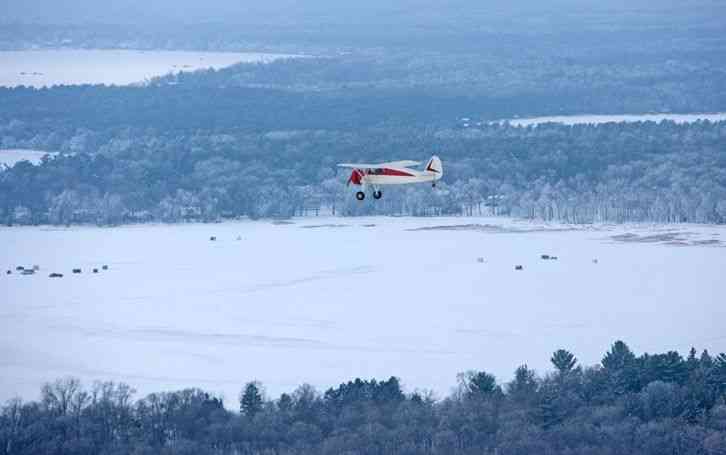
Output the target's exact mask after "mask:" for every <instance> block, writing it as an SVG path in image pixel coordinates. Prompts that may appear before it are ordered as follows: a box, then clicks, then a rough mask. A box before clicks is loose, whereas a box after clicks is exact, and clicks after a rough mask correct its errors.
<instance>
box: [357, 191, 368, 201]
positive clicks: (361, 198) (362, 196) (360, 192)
mask: <svg viewBox="0 0 726 455" xmlns="http://www.w3.org/2000/svg"><path fill="white" fill-rule="evenodd" d="M355 198H356V199H358V200H359V201H362V200H363V199H365V198H366V194H365V193H364V192H362V191H358V192H357V193H355Z"/></svg>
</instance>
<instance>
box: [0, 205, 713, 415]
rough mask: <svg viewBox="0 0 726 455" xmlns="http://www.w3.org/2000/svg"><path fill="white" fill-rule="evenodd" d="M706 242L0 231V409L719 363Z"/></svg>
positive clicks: (452, 222) (233, 229) (453, 233)
mask: <svg viewBox="0 0 726 455" xmlns="http://www.w3.org/2000/svg"><path fill="white" fill-rule="evenodd" d="M442 226H444V228H442ZM420 228H429V229H420ZM212 235H214V236H216V237H217V241H216V242H211V241H210V240H209V237H210V236H212ZM238 238H239V240H238ZM721 240H724V241H726V228H724V227H717V226H694V225H679V226H675V227H673V226H645V225H630V226H629V225H626V226H597V227H592V226H590V227H571V226H558V225H539V224H531V223H526V222H518V221H513V220H505V219H476V218H428V219H413V218H362V219H361V218H356V219H350V218H327V219H320V218H306V219H296V220H294V223H293V224H273V223H271V222H269V221H259V222H237V223H224V224H207V225H201V224H195V225H153V226H148V225H147V226H129V227H119V228H92V227H77V228H71V229H65V228H51V227H45V228H0V242H1V244H2V248H1V249H0V264H1V266H2V267H3V270H2V272H3V274H2V276H0V371H1V372H2V373H1V374H0V399H1V400H4V399H7V398H9V397H10V396H13V395H20V396H22V397H24V398H28V399H31V398H36V397H37V396H38V393H39V388H40V386H41V384H42V383H43V382H45V381H49V380H53V379H55V378H57V377H61V376H65V375H75V376H78V377H80V378H82V379H83V380H84V382H86V383H90V382H91V381H93V380H96V379H99V380H115V381H125V382H128V383H130V384H132V385H134V386H135V387H136V388H137V389H138V390H139V395H144V394H146V393H149V392H152V391H162V390H171V389H178V388H183V387H190V386H199V387H203V388H205V389H207V390H210V391H214V392H217V393H220V394H222V395H223V396H224V397H225V398H226V400H227V404H228V405H229V406H231V407H233V406H234V405H235V404H234V401H235V400H236V396H237V393H238V391H239V389H240V388H241V386H242V385H243V384H244V382H246V381H249V380H253V379H258V380H261V381H262V382H263V383H264V384H265V386H266V388H267V390H268V392H269V394H270V395H272V396H277V395H278V394H279V393H280V392H283V391H290V390H292V389H294V388H295V387H296V386H297V385H299V384H301V383H304V382H308V383H311V384H313V385H316V386H318V387H323V386H332V385H336V384H338V383H339V382H341V381H345V380H348V379H351V378H354V377H356V376H360V377H366V378H369V377H378V378H386V377H388V376H391V375H397V376H400V377H401V378H402V380H403V383H404V385H405V387H406V388H407V390H409V391H411V390H413V389H414V388H425V389H433V390H434V391H435V392H436V393H437V395H438V396H443V395H445V394H447V393H448V392H449V391H450V389H451V387H452V386H454V384H455V376H456V373H457V372H460V371H464V370H469V369H485V370H487V371H490V372H493V373H495V374H496V375H497V377H498V378H499V379H500V380H503V381H504V380H509V379H510V378H511V375H512V372H513V371H514V369H515V368H516V367H517V366H518V365H519V364H521V363H525V362H526V363H528V364H529V365H530V366H531V367H535V368H536V369H538V370H539V371H541V372H544V371H548V370H549V365H548V358H549V355H550V353H551V352H552V351H554V350H555V349H557V348H560V347H565V348H568V349H571V350H573V351H574V352H575V354H576V355H577V356H578V358H579V359H580V360H581V361H582V362H583V363H585V364H593V363H596V362H598V361H599V359H600V356H601V355H602V354H603V352H604V351H605V350H607V349H608V347H609V345H610V344H611V343H612V342H613V341H614V340H616V339H623V340H625V341H626V342H628V343H629V344H630V345H631V347H632V348H633V349H635V350H636V351H637V352H643V351H650V352H653V351H659V352H660V351H664V350H668V349H677V350H679V351H681V353H683V354H685V353H686V350H687V349H688V348H689V347H690V346H691V345H695V346H696V347H697V348H700V349H703V348H708V349H709V350H711V351H718V352H721V351H726V335H724V334H726V305H724V304H723V302H724V300H723V296H724V295H725V294H726V280H724V270H726V248H723V244H722V243H721ZM541 254H551V255H556V256H558V258H559V259H558V260H556V261H543V260H541V259H540V255H541ZM479 257H483V258H484V260H485V262H484V263H479V262H478V261H477V258H479ZM594 258H597V259H598V263H594V262H593V259H594ZM34 264H37V265H39V266H40V267H41V272H40V273H39V274H36V275H33V276H21V275H18V274H17V273H13V274H12V275H5V273H4V272H5V270H4V269H6V268H12V269H14V268H15V266H17V265H25V266H32V265H34ZM103 264H108V265H109V267H110V270H108V271H105V272H104V271H102V272H101V273H99V274H92V273H89V272H90V271H91V270H90V269H91V268H92V267H100V266H101V265H103ZM517 264H521V265H523V266H524V270H522V271H515V270H514V266H515V265H517ZM74 267H82V268H83V274H81V275H73V274H71V273H70V272H71V269H72V268H74ZM50 272H61V273H64V274H65V277H64V278H61V279H50V278H48V274H49V273H50Z"/></svg>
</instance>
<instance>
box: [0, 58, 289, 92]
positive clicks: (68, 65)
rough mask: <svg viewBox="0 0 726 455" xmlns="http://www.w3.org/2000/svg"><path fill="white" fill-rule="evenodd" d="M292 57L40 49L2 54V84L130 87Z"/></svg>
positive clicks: (7, 85)
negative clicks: (189, 73) (176, 75)
mask: <svg viewBox="0 0 726 455" xmlns="http://www.w3.org/2000/svg"><path fill="white" fill-rule="evenodd" d="M291 57H295V56H292V55H284V54H266V53H253V52H189V51H138V50H113V49H96V50H82V49H44V50H31V51H0V86H5V87H16V86H19V85H25V86H29V87H44V86H48V87H49V86H53V85H60V84H65V85H73V84H106V85H111V84H115V85H128V84H133V83H138V82H143V81H144V80H146V79H150V78H152V77H155V76H163V75H165V74H168V73H177V72H179V71H195V70H198V69H206V68H214V69H219V68H223V67H226V66H230V65H233V64H235V63H240V62H248V63H249V62H271V61H273V60H276V59H280V58H291Z"/></svg>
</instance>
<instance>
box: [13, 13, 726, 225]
mask: <svg viewBox="0 0 726 455" xmlns="http://www.w3.org/2000/svg"><path fill="white" fill-rule="evenodd" d="M38 1H40V0H38ZM41 3H44V4H45V5H44V7H43V8H42V9H37V10H34V11H32V12H33V13H34V16H33V17H34V18H35V19H34V20H27V19H23V18H24V17H26V15H27V14H30V13H29V11H30V10H33V9H34V8H35V7H34V6H32V5H30V4H26V2H9V3H8V4H6V5H4V6H3V7H4V8H6V9H7V11H6V12H7V14H6V15H5V17H6V18H9V19H5V22H4V23H3V25H2V26H1V27H0V48H2V49H30V48H36V47H41V48H58V47H67V46H70V47H82V48H96V47H102V48H131V49H175V50H178V49H195V50H222V51H245V50H268V51H281V52H289V53H296V54H301V55H303V57H299V58H291V59H285V60H278V61H275V62H273V63H269V64H238V65H234V66H231V67H228V68H224V69H221V70H205V71H199V72H195V73H178V74H170V75H165V76H161V77H157V78H154V79H152V80H149V81H146V82H144V83H141V84H138V85H135V86H123V87H121V86H102V85H83V86H54V87H48V88H41V89H35V88H30V87H23V86H20V87H14V88H0V106H2V109H0V150H7V149H32V150H41V151H45V152H49V153H52V154H53V157H54V158H52V159H47V160H45V161H44V162H43V163H41V164H40V165H39V166H33V165H31V164H29V163H21V164H18V165H16V166H14V167H13V168H11V169H4V170H3V169H0V222H2V223H4V224H42V223H53V224H71V223H94V224H99V225H113V224H120V223H134V222H144V221H168V222H174V221H218V220H221V219H227V218H239V217H249V218H254V219H256V218H286V217H290V216H295V215H301V214H328V213H332V214H335V215H344V216H353V215H369V214H381V215H415V216H428V215H487V214H500V215H510V216H520V217H527V218H539V219H545V220H558V221H564V222H571V223H592V222H600V221H607V222H625V221H653V222H698V223H724V222H726V140H725V138H724V135H725V134H726V125H725V124H724V123H725V122H720V123H708V122H698V123H695V124H688V125H682V124H675V123H673V122H663V123H660V124H655V123H648V122H645V123H634V124H624V123H623V124H605V125H597V126H596V125H579V126H565V125H556V124H548V125H540V126H538V127H529V128H518V127H513V126H507V125H497V124H493V121H495V120H498V119H506V118H515V117H529V116H540V115H562V114H627V113H631V114H641V113H647V112H661V113H668V112H676V113H689V112H723V111H726V22H725V21H723V20H722V18H723V17H726V16H724V14H726V10H724V4H722V3H720V2H713V1H709V0H687V1H685V2H676V1H672V0H668V1H664V2H660V3H659V4H658V5H657V6H656V5H654V4H652V2H646V1H643V0H634V1H632V2H622V1H619V0H610V1H608V2H594V1H590V0H588V1H586V2H576V1H573V0H557V1H553V2H548V3H546V4H543V3H541V2H534V1H530V0H518V1H515V2H505V1H503V0H496V1H493V2H491V3H487V4H479V3H478V2H474V1H473V0H452V2H450V3H448V4H447V5H444V4H443V3H439V2H432V1H430V0H401V1H400V2H398V3H396V4H395V5H394V4H392V3H391V2H385V1H382V0H374V1H372V2H369V4H368V2H367V4H366V6H365V7H353V6H351V7H350V8H353V9H350V8H349V7H347V6H346V7H342V6H341V5H339V4H337V3H336V2H331V1H329V0H314V1H311V2H310V3H309V4H307V3H306V5H307V6H306V7H305V8H301V7H299V5H298V6H296V4H295V2H290V1H287V0H271V1H270V2H265V3H255V6H254V8H252V9H248V10H244V11H241V10H239V8H238V5H237V6H235V5H236V2H232V1H226V0H225V1H219V2H216V3H215V5H214V6H211V5H210V6H209V8H207V7H206V6H205V7H204V8H199V5H197V6H194V5H191V3H193V2H186V3H187V4H188V5H187V6H188V7H189V8H199V11H198V13H199V14H200V15H201V16H199V17H202V16H204V15H206V14H209V15H210V17H209V20H210V22H204V21H201V19H199V20H195V21H191V22H189V23H186V22H184V23H178V22H175V21H174V20H170V21H169V22H163V23H160V22H158V21H156V19H153V18H154V17H157V18H158V17H160V16H163V15H164V14H166V13H170V14H172V16H173V15H175V14H178V13H179V12H178V11H171V12H170V11H167V10H168V9H173V8H172V7H171V6H170V2H168V1H160V2H158V3H155V4H154V5H153V6H152V5H142V4H141V2H134V1H131V0H128V1H126V3H128V5H127V6H128V8H129V9H124V8H121V7H119V8H118V10H117V11H110V10H109V11H106V10H104V11H100V10H98V8H97V7H96V6H95V3H94V2H90V1H84V2H77V3H76V4H75V6H73V7H71V6H68V7H66V6H65V5H64V6H63V7H59V6H58V5H56V4H54V3H53V2H48V1H45V0H43V1H42V2H41ZM119 4H125V3H124V2H120V3H119ZM73 8H76V10H73ZM134 8H136V9H134ZM139 8H141V10H143V11H141V12H143V13H144V14H143V15H142V16H143V17H140V18H139V21H138V23H137V21H136V17H137V15H138V14H137V13H139V12H140V11H138V9H139ZM165 8H166V9H165ZM147 9H148V10H147ZM195 11H196V10H195ZM0 12H2V10H0ZM323 12H325V13H326V14H324V15H322V16H321V14H322V13H323ZM109 15H115V16H114V17H115V19H116V20H117V22H112V23H106V22H104V19H103V18H109V17H111V16H109ZM170 17H171V16H170ZM205 17H206V16H205ZM321 17H322V18H324V22H321V20H322V19H321ZM13 18H15V19H13ZM53 18H54V19H53ZM79 18H83V23H77V22H74V20H81V19H79ZM99 21H100V22H99ZM0 23H2V22H0ZM464 119H468V120H464ZM433 153H436V154H438V155H439V156H441V158H442V159H443V161H444V168H445V177H444V179H443V182H442V184H441V185H440V186H439V187H438V188H437V189H436V190H432V189H431V188H430V187H425V186H422V187H406V188H394V189H391V190H388V189H386V194H385V195H384V197H383V199H382V200H381V202H380V203H379V204H373V203H371V202H370V201H367V200H366V201H365V202H363V203H358V202H357V201H355V200H354V198H353V197H352V196H351V194H350V192H351V189H349V188H346V187H345V182H346V180H347V175H344V174H342V173H340V172H339V171H338V169H337V168H336V166H335V165H336V163H339V162H353V161H365V162H370V161H376V160H380V161H390V160H396V159H417V160H426V159H428V158H429V156H430V155H431V154H433Z"/></svg>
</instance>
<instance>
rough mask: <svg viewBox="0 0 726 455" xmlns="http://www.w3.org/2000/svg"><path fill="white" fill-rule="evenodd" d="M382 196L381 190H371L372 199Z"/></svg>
mask: <svg viewBox="0 0 726 455" xmlns="http://www.w3.org/2000/svg"><path fill="white" fill-rule="evenodd" d="M382 197H383V192H382V191H381V190H377V191H374V192H373V199H380V198H382Z"/></svg>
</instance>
